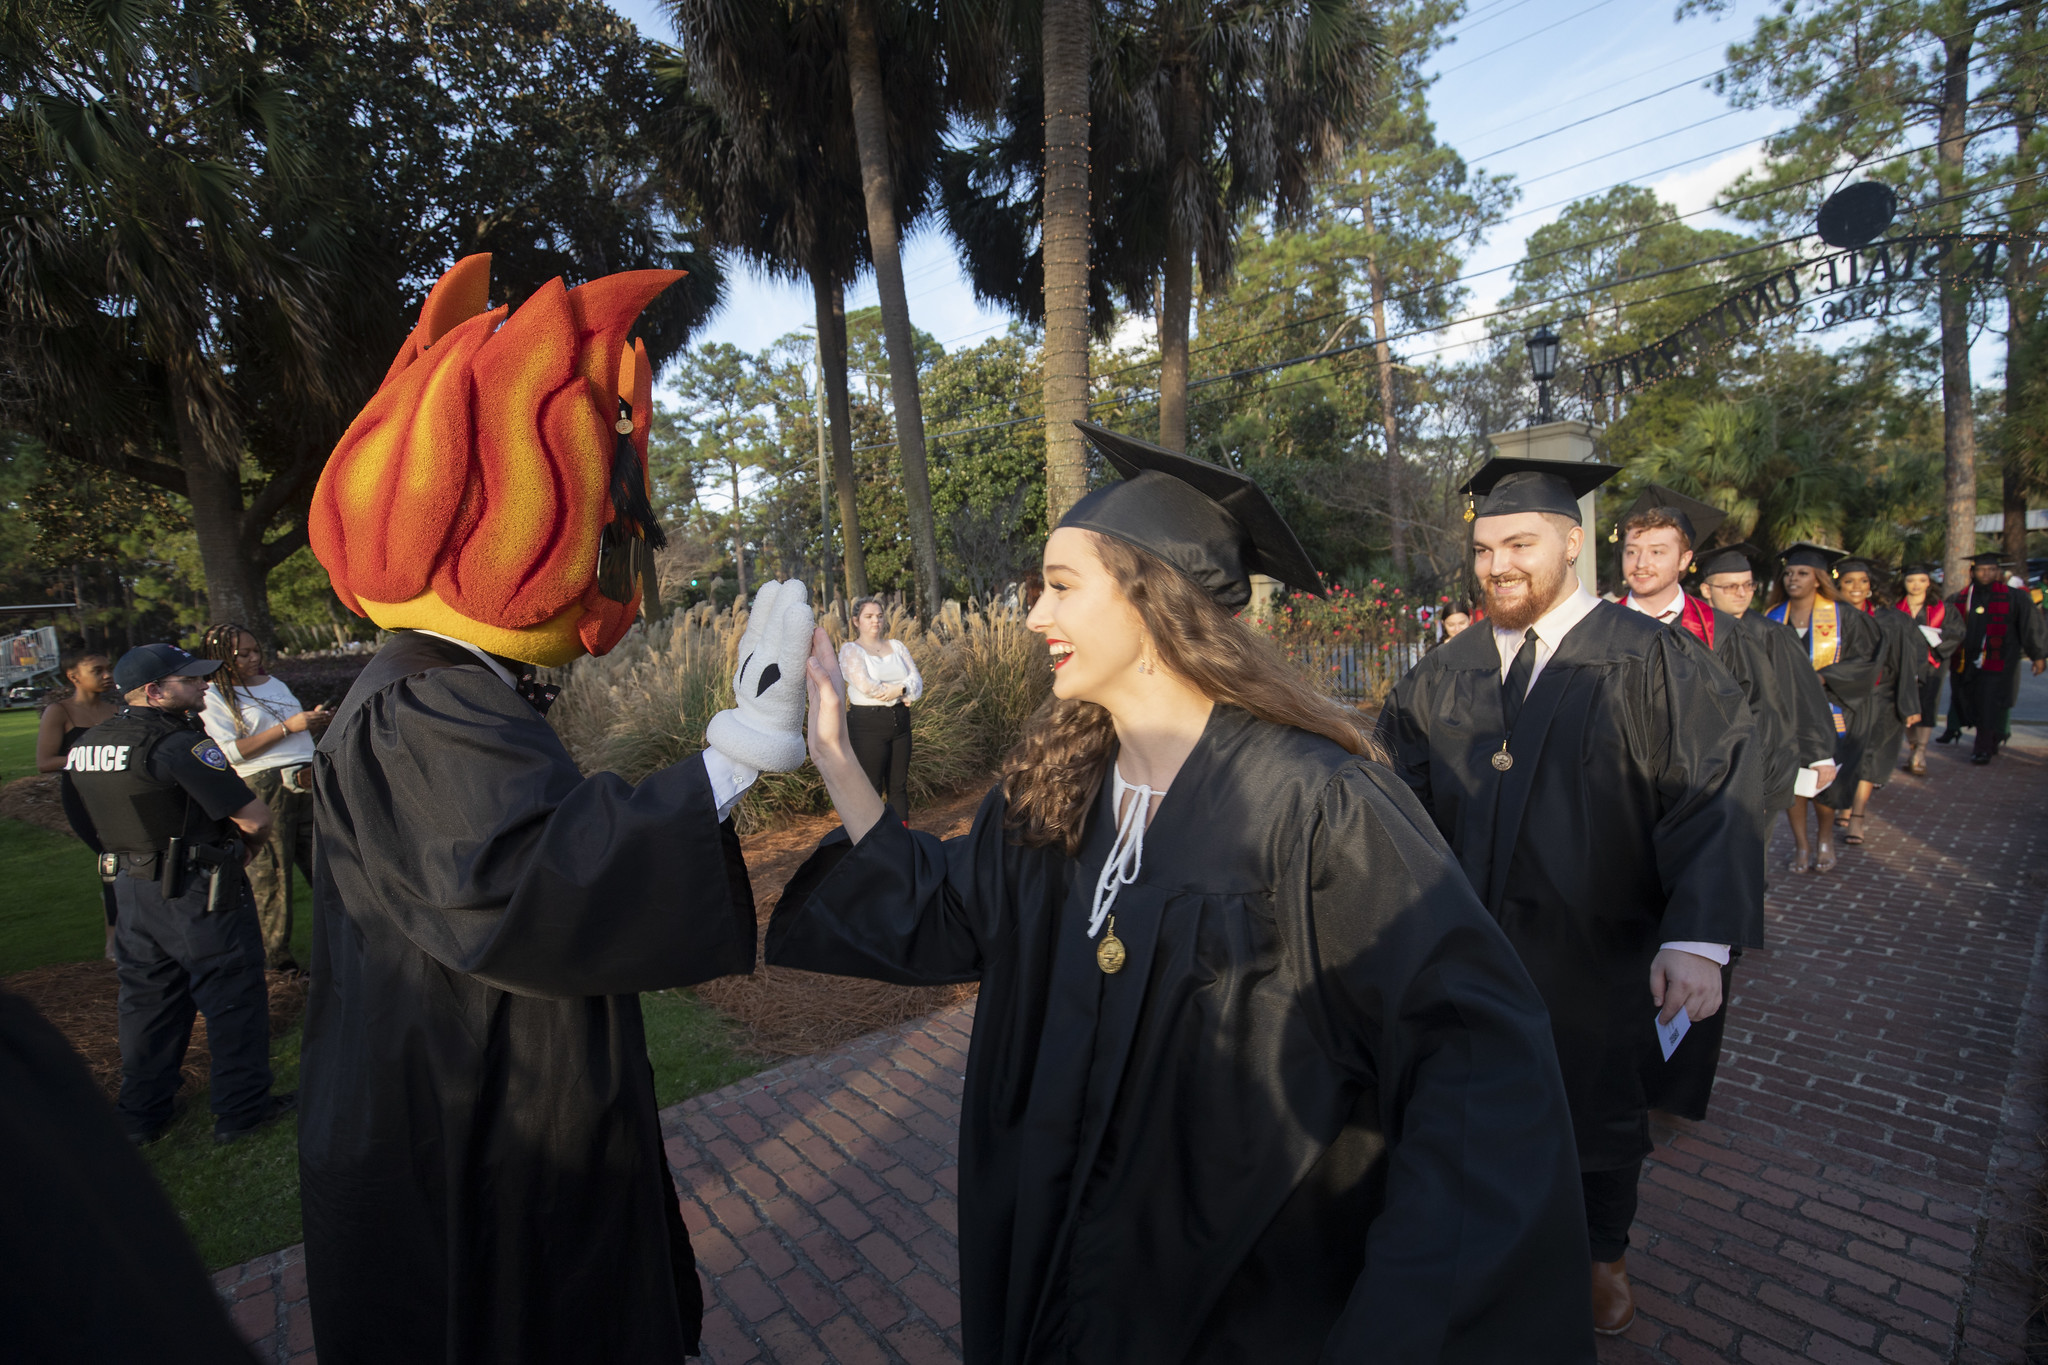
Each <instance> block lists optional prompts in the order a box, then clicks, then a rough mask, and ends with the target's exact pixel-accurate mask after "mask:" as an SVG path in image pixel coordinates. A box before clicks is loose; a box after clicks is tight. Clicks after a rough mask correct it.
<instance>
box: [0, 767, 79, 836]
mask: <svg viewBox="0 0 2048 1365" xmlns="http://www.w3.org/2000/svg"><path fill="white" fill-rule="evenodd" d="M58 776H59V774H57V773H37V774H36V775H34V776H33V777H17V778H15V779H14V780H13V781H12V782H9V783H8V784H7V785H6V786H4V787H0V819H8V820H21V821H24V822H26V823H28V824H31V825H35V826H36V827H38V828H39V829H46V830H49V831H50V832H52V833H53V834H69V833H71V822H70V821H69V820H66V819H65V818H64V803H63V800H62V798H60V797H59V796H58V795H57V778H58Z"/></svg>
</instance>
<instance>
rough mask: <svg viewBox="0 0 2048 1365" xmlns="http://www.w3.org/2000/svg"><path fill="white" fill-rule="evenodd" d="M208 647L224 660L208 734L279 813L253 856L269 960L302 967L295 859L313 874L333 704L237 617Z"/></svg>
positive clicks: (214, 633)
mask: <svg viewBox="0 0 2048 1365" xmlns="http://www.w3.org/2000/svg"><path fill="white" fill-rule="evenodd" d="M199 649H200V653H202V654H204V655H205V656H206V657H207V658H209V659H219V660H220V661H221V666H220V667H219V668H218V669H216V670H214V674H213V685H212V686H210V687H208V688H207V689H206V709H205V711H204V713H203V714H202V716H201V719H203V720H204V721H205V722H206V733H207V734H209V735H211V736H213V742H214V743H216V744H218V745H220V748H221V752H222V753H224V754H226V755H227V756H228V762H229V763H230V764H232V765H233V766H234V769H235V772H236V774H237V775H239V776H240V777H241V779H242V780H243V781H244V782H246V783H248V784H249V789H250V790H251V791H253V792H255V793H256V795H257V796H258V797H259V798H261V799H262V801H263V804H264V805H266V806H268V807H270V813H271V815H272V816H273V817H274V819H275V823H274V824H273V825H272V826H271V837H270V841H269V842H268V843H267V844H265V845H264V846H263V847H262V848H259V849H258V850H256V854H255V856H254V857H253V858H251V859H250V860H249V866H248V875H249V889H250V890H251V891H252V892H254V893H255V896H256V918H257V921H258V922H259V923H260V924H261V925H262V926H263V959H264V965H265V966H266V967H268V968H269V969H270V970H271V971H274V972H279V971H282V972H295V971H298V970H299V964H298V963H297V962H296V961H295V960H294V959H293V958H292V864H293V863H297V864H298V865H299V867H300V868H301V869H302V870H303V871H304V872H305V874H306V876H307V877H309V878H310V877H311V876H312V875H313V791H312V783H311V781H310V780H309V779H310V778H311V776H312V770H311V767H310V766H309V765H311V763H312V762H313V743H314V741H315V740H317V739H318V738H319V737H320V732H321V731H323V730H325V729H326V728H327V721H328V715H327V708H326V707H325V706H316V707H314V708H313V709H312V710H311V711H308V710H306V709H304V708H303V707H301V706H300V705H299V699H298V698H297V697H295V696H293V695H292V690H291V688H289V687H287V686H286V685H285V684H284V682H283V680H282V679H279V678H273V677H271V676H270V674H268V673H267V672H265V671H264V668H263V647H262V645H261V644H259V643H258V642H257V640H256V637H255V636H254V635H252V634H250V633H249V632H248V631H247V630H245V629H243V628H242V627H241V626H238V625H235V624H233V623H232V622H230V623H228V624H225V625H218V626H214V627H212V628H211V629H209V630H208V631H207V632H206V636H205V638H204V640H203V641H202V642H201V643H200V647H199Z"/></svg>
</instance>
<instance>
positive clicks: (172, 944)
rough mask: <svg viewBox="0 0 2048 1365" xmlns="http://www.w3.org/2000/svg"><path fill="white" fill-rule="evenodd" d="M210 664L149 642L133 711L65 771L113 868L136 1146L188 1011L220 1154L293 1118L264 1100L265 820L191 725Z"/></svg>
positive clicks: (178, 1049) (133, 675) (167, 1086)
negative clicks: (260, 874)
mask: <svg viewBox="0 0 2048 1365" xmlns="http://www.w3.org/2000/svg"><path fill="white" fill-rule="evenodd" d="M218 667H220V663H219V661H218V660H214V659H200V658H195V657H194V656H192V655H190V654H188V653H186V652H185V651H184V650H182V649H179V648H178V647H177V646H176V645H143V646H141V647H140V648H137V649H131V650H129V651H128V652H127V653H126V654H124V655H122V656H121V661H120V662H119V663H117V664H115V665H114V687H115V690H117V691H118V692H120V693H121V694H122V696H123V697H124V698H125V700H126V702H127V705H126V706H124V707H123V708H122V709H121V711H120V712H119V713H118V714H116V715H115V717H114V718H113V719H112V720H109V721H103V722H101V723H100V724H99V725H96V726H94V727H93V728H92V729H90V730H88V731H86V732H85V734H83V735H81V736H80V737H79V740H78V743H77V744H76V745H74V746H73V747H72V750H71V753H70V756H69V758H68V759H67V762H66V771H67V772H69V773H70V774H71V780H72V782H73V784H74V785H75V786H76V788H77V791H78V796H79V798H80V800H82V801H83V802H84V803H85V807H86V809H87V811H88V812H90V813H91V815H92V821H93V825H94V826H95V827H96V828H97V829H98V830H99V835H100V841H101V843H102V844H104V845H105V847H106V849H107V852H106V854H105V855H104V856H105V858H106V859H107V860H108V861H109V862H110V863H111V864H112V865H113V866H114V869H115V877H114V898H115V902H116V907H117V910H116V921H115V928H114V960H115V962H116V964H117V971H118V975H119V977H120V981H121V1095H120V1099H119V1100H118V1102H117V1103H116V1108H117V1109H118V1110H119V1111H120V1115H121V1122H122V1125H123V1126H124V1127H125V1128H126V1129H127V1131H128V1137H129V1139H130V1140H131V1141H133V1142H134V1143H136V1144H137V1145H138V1146H139V1145H141V1144H144V1143H148V1142H154V1141H155V1140H156V1139H157V1138H159V1137H162V1136H163V1132H164V1129H165V1128H166V1127H168V1126H169V1124H170V1121H171V1106H172V1101H173V1100H175V1099H176V1098H177V1094H178V1083H179V1076H178V1069H179V1067H180V1065H181V1064H182V1063H183V1061H184V1059H185V1046H186V1044H187V1043H188V1042H189V1041H190V1040H191V1037H192V1016H193V1012H194V1009H195V1007H196V1009H197V1010H198V1012H199V1013H201V1014H204V1015H205V1016H206V1030H207V1041H208V1044H209V1046H210V1048H211V1050H212V1053H213V1078H212V1097H213V1116H214V1122H213V1140H214V1141H215V1142H219V1143H229V1142H233V1141H235V1140H236V1139H237V1138H240V1137H243V1136H245V1135H247V1134H249V1133H252V1132H254V1131H255V1130H256V1129H258V1128H260V1127H262V1126H263V1125H264V1124H266V1123H269V1122H270V1121H271V1120H273V1119H275V1118H277V1117H279V1116H280V1115H282V1114H285V1113H287V1112H289V1111H290V1110H292V1109H293V1108H295V1107H296V1106H297V1102H298V1101H297V1097H296V1096H295V1095H290V1094H286V1095H273V1094H271V1092H270V1080H271V1077H270V998H269V992H268V990H267V989H266V986H265V983H264V979H263V939H262V933H261V930H260V929H259V928H258V926H257V922H256V904H255V901H254V900H253V899H251V897H250V895H249V888H248V883H247V881H246V880H244V878H243V877H242V865H243V863H244V862H245V861H246V856H245V854H244V849H245V848H254V847H256V846H258V845H259V844H260V843H261V841H262V840H263V839H264V837H265V836H267V835H268V834H269V832H270V822H271V816H270V809H269V807H267V806H265V805H264V804H263V802H262V801H260V800H258V799H257V797H256V794H255V793H254V792H252V791H250V790H249V788H248V785H247V784H246V783H244V782H243V781H242V779H241V778H239V777H237V776H236V775H235V772H234V770H233V769H232V768H230V767H229V766H228V760H227V756H226V755H225V754H223V753H222V752H221V751H220V746H219V745H217V744H215V743H214V742H213V740H212V739H211V738H209V737H208V736H207V733H206V731H205V730H204V729H203V728H202V727H201V725H200V723H199V720H198V718H197V717H196V716H195V715H194V712H195V711H196V710H197V709H198V707H199V706H200V705H201V704H202V703H203V702H204V700H205V697H206V675H207V674H209V673H211V672H213V670H214V669H216V668H218Z"/></svg>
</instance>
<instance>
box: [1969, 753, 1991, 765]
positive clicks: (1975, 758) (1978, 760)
mask: <svg viewBox="0 0 2048 1365" xmlns="http://www.w3.org/2000/svg"><path fill="white" fill-rule="evenodd" d="M1990 761H1991V755H1990V754H1971V755H1970V762H1972V763H1974V764H1976V765H1977V766H1978V767H1980V768H1981V767H1983V766H1984V765H1985V764H1986V763H1989V762H1990Z"/></svg>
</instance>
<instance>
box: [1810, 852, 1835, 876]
mask: <svg viewBox="0 0 2048 1365" xmlns="http://www.w3.org/2000/svg"><path fill="white" fill-rule="evenodd" d="M1834 865H1835V851H1834V850H1833V849H1831V848H1823V849H1822V850H1821V851H1820V856H1819V857H1818V858H1815V859H1814V860H1813V870H1814V871H1815V872H1827V871H1829V870H1831V869H1832V868H1833V867H1834Z"/></svg>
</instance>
